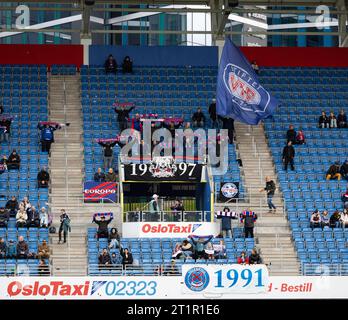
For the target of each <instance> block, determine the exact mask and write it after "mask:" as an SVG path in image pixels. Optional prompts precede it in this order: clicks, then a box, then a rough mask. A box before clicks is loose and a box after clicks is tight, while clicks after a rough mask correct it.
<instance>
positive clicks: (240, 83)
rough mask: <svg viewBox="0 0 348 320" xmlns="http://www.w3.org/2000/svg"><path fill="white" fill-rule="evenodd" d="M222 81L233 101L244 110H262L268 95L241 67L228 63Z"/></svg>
mask: <svg viewBox="0 0 348 320" xmlns="http://www.w3.org/2000/svg"><path fill="white" fill-rule="evenodd" d="M223 77H224V79H223V80H224V83H225V86H226V88H227V90H228V91H229V93H230V94H231V97H232V100H233V102H234V103H236V104H238V106H239V107H240V108H242V109H243V110H245V111H253V112H264V111H265V110H266V108H267V106H268V105H269V102H270V95H269V94H268V92H267V91H266V90H265V89H264V88H263V87H262V86H261V85H260V84H258V83H257V82H255V81H254V80H253V77H252V76H251V75H250V74H249V73H248V72H247V71H245V70H244V69H243V68H240V67H238V66H236V65H235V64H232V63H229V64H227V65H226V67H225V69H224V74H223Z"/></svg>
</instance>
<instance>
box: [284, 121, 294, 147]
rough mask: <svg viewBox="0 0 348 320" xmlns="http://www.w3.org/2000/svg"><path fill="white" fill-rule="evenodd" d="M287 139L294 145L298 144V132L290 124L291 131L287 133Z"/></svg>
mask: <svg viewBox="0 0 348 320" xmlns="http://www.w3.org/2000/svg"><path fill="white" fill-rule="evenodd" d="M286 139H287V142H289V141H291V142H292V144H296V130H295V129H294V126H293V125H292V124H290V126H289V130H288V131H287V132H286Z"/></svg>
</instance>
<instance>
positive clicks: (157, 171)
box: [149, 157, 178, 178]
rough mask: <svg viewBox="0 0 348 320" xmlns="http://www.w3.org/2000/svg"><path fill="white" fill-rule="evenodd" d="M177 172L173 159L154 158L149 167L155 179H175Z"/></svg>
mask: <svg viewBox="0 0 348 320" xmlns="http://www.w3.org/2000/svg"><path fill="white" fill-rule="evenodd" d="M177 170H178V168H177V166H176V164H175V163H174V159H173V157H154V158H153V160H152V162H151V164H150V166H149V171H150V172H151V174H152V176H153V177H155V178H169V177H174V176H175V172H176V171H177Z"/></svg>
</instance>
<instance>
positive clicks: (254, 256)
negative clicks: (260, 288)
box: [249, 248, 262, 264]
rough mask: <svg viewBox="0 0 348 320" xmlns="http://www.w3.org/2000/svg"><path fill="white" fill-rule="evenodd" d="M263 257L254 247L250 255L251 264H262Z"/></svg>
mask: <svg viewBox="0 0 348 320" xmlns="http://www.w3.org/2000/svg"><path fill="white" fill-rule="evenodd" d="M261 263H262V259H261V256H260V255H259V253H258V252H257V249H256V248H254V249H252V250H251V255H250V256H249V264H261Z"/></svg>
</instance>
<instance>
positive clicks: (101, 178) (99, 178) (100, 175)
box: [93, 168, 105, 182]
mask: <svg viewBox="0 0 348 320" xmlns="http://www.w3.org/2000/svg"><path fill="white" fill-rule="evenodd" d="M93 180H94V181H95V182H104V181H105V173H104V172H102V169H101V168H98V170H97V172H96V173H95V174H94V177H93Z"/></svg>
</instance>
